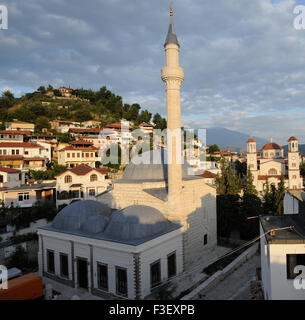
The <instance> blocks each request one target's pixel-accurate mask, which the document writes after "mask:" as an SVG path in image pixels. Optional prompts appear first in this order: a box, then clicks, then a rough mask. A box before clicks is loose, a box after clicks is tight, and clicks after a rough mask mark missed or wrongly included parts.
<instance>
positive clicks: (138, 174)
mask: <svg viewBox="0 0 305 320" xmlns="http://www.w3.org/2000/svg"><path fill="white" fill-rule="evenodd" d="M181 159H182V161H183V162H184V163H183V164H182V179H186V178H190V177H192V176H193V175H194V173H193V169H192V168H191V166H190V165H189V164H188V163H187V162H186V160H185V159H183V158H181ZM167 166H168V165H167V151H166V150H164V149H156V150H152V151H147V152H144V153H143V154H142V155H141V156H137V157H135V158H133V159H131V162H130V163H129V164H128V166H127V167H126V168H125V170H124V174H123V180H134V181H143V180H144V181H145V180H147V181H160V180H161V181H164V180H167V179H168V173H167V172H168V170H167V169H168V168H167Z"/></svg>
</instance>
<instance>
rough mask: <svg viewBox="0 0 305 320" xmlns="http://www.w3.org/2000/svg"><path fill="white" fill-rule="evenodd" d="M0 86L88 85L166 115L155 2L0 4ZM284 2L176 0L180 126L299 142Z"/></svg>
mask: <svg viewBox="0 0 305 320" xmlns="http://www.w3.org/2000/svg"><path fill="white" fill-rule="evenodd" d="M2 2H4V3H3V4H5V5H6V6H7V7H8V11H9V29H8V30H1V31H0V43H1V50H0V59H1V60H0V61H1V63H0V86H1V87H11V88H20V87H22V88H28V90H30V89H31V90H34V89H36V88H37V87H39V86H40V85H48V84H49V83H52V84H53V85H55V86H59V85H67V86H71V87H84V88H92V89H98V88H99V87H101V86H103V85H106V86H107V87H108V88H110V89H111V90H113V91H114V92H115V93H116V94H118V95H120V96H122V97H123V100H124V102H128V103H134V102H139V103H140V104H141V106H142V107H143V108H145V109H148V110H150V111H151V112H153V113H155V112H159V113H161V114H163V115H164V116H165V115H166V109H165V87H164V84H163V83H162V81H161V78H160V69H161V67H163V66H164V64H165V59H164V50H163V44H164V40H165V36H166V32H167V28H168V22H169V17H168V16H169V12H168V11H169V10H168V4H169V3H168V2H167V1H164V0H155V1H142V0H132V1H128V2H127V1H126V0H103V1H100V0H91V1H87V2H84V1H80V0H74V1H73V5H72V4H71V1H67V0H60V1H59V0H50V1H40V2H39V3H38V2H37V1H36V0H27V1H21V0H9V1H8V0H2ZM295 3H296V2H295V1H293V0H282V1H270V0H253V1H248V2H247V3H245V1H243V0H234V1H227V0H218V1H213V0H207V1H201V0H176V1H175V4H174V23H175V29H176V32H177V35H178V39H179V42H180V45H181V51H180V63H181V66H182V67H183V68H184V69H185V81H184V83H183V85H182V117H183V120H184V123H186V122H188V123H189V125H191V124H192V123H193V124H196V126H198V127H206V126H224V127H226V128H228V129H235V130H239V131H242V132H245V133H249V134H252V135H256V136H261V137H265V138H268V137H273V138H274V139H278V142H281V141H285V140H286V139H287V137H289V136H290V135H292V134H293V135H297V136H298V137H300V138H301V139H300V140H301V143H305V139H304V140H303V141H302V139H303V137H305V128H303V126H302V122H303V123H304V120H305V119H304V117H303V112H302V110H303V103H304V101H305V72H304V70H305V68H304V67H305V55H304V54H303V53H304V50H305V38H304V34H305V31H304V30H303V31H300V30H295V29H294V28H293V19H294V15H293V8H294V6H295Z"/></svg>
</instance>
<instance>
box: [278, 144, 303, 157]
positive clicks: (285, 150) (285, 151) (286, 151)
mask: <svg viewBox="0 0 305 320" xmlns="http://www.w3.org/2000/svg"><path fill="white" fill-rule="evenodd" d="M282 148H283V149H284V154H285V156H287V153H288V144H286V145H284V146H282ZM299 152H300V154H305V144H299Z"/></svg>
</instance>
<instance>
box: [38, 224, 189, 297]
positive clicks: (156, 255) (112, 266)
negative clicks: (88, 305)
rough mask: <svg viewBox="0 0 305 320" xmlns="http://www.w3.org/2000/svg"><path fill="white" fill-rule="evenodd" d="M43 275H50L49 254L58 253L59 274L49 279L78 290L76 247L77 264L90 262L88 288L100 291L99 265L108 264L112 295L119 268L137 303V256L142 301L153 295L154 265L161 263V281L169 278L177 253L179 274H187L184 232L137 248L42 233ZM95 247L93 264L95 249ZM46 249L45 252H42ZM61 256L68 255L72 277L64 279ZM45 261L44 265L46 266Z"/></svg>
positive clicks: (153, 240) (40, 270) (56, 260)
mask: <svg viewBox="0 0 305 320" xmlns="http://www.w3.org/2000/svg"><path fill="white" fill-rule="evenodd" d="M38 233H39V235H40V238H39V253H38V260H39V272H40V274H41V275H46V274H48V271H47V251H48V250H52V251H54V261H55V274H51V275H49V276H50V277H51V278H53V279H54V277H55V280H63V281H67V280H68V281H70V283H71V284H72V285H74V286H77V279H78V277H77V267H76V262H74V284H73V271H72V270H73V269H72V243H73V247H74V261H76V260H75V259H77V258H83V259H87V261H88V284H89V286H88V287H89V290H91V289H95V290H99V291H101V290H100V289H98V282H97V281H98V279H97V263H102V264H106V265H107V267H108V291H107V292H109V293H112V294H114V295H117V293H116V267H120V268H125V269H126V270H127V283H128V284H127V290H128V295H127V298H128V299H135V298H136V292H135V289H136V287H135V269H134V255H135V254H137V255H138V256H139V258H140V259H139V263H140V265H139V270H140V277H139V279H140V288H141V298H144V297H145V296H146V295H149V294H150V293H151V287H150V264H151V263H153V262H155V261H157V260H160V261H161V280H162V281H164V280H166V279H167V278H168V277H167V256H168V255H169V254H171V253H173V252H176V269H177V274H179V273H181V272H182V271H183V250H182V231H181V230H180V229H178V230H175V231H172V232H169V233H167V234H165V235H162V236H159V237H157V238H155V239H152V240H150V241H147V242H145V243H143V244H141V245H137V246H133V245H127V244H122V243H118V242H111V241H105V240H99V239H94V238H87V237H80V236H77V235H71V234H67V233H66V234H65V233H59V232H53V231H50V230H43V229H39V232H38ZM91 247H92V260H91V249H90V248H91ZM42 248H43V252H42ZM60 253H64V254H67V255H68V261H69V267H68V269H69V277H68V279H67V278H62V277H61V274H60ZM42 257H43V259H44V263H43V265H42ZM91 261H92V271H93V277H92V278H93V283H91Z"/></svg>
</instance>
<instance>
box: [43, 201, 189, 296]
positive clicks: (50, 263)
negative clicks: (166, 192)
mask: <svg viewBox="0 0 305 320" xmlns="http://www.w3.org/2000/svg"><path fill="white" fill-rule="evenodd" d="M180 228H181V226H179V225H178V224H175V223H172V222H169V221H168V220H166V219H165V218H164V216H163V215H162V214H161V213H160V212H159V211H158V210H156V209H154V208H151V207H147V206H130V207H128V208H125V209H123V210H117V211H116V212H114V213H112V214H111V210H110V209H109V208H108V207H106V206H104V205H103V204H101V203H99V202H96V201H92V200H84V201H78V202H75V203H73V204H71V205H70V206H68V207H66V208H64V209H63V210H62V211H61V212H60V213H59V214H58V215H57V216H56V218H55V219H54V221H53V223H52V224H51V225H50V226H47V227H42V228H39V229H38V235H39V253H38V260H39V272H40V274H41V275H42V276H45V277H48V278H51V279H54V280H57V281H59V282H62V283H64V284H66V285H69V286H71V287H74V288H79V287H80V288H84V289H87V290H88V291H89V292H91V293H92V294H95V295H99V294H103V293H105V292H106V293H110V294H113V295H115V296H119V297H125V298H128V299H136V298H137V299H143V298H144V297H145V296H147V295H149V294H150V293H151V290H152V289H153V288H154V287H155V286H157V285H159V284H160V283H161V282H162V281H164V280H167V279H169V278H171V277H174V276H175V275H176V274H178V273H181V272H182V269H183V260H182V233H181V229H180Z"/></svg>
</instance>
